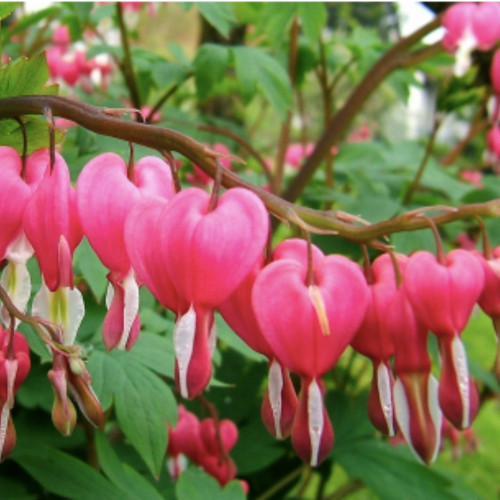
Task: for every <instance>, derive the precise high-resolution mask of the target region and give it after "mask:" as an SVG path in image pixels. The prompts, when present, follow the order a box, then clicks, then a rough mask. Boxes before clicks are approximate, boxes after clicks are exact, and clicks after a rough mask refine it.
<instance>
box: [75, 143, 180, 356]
mask: <svg viewBox="0 0 500 500" xmlns="http://www.w3.org/2000/svg"><path fill="white" fill-rule="evenodd" d="M76 191H77V202H78V211H79V214H80V218H81V221H82V226H83V229H84V232H85V235H86V236H87V238H88V240H89V242H90V244H91V246H92V248H93V249H94V250H95V252H96V253H97V255H98V256H99V258H100V259H101V261H102V262H103V264H104V265H105V266H106V267H107V268H109V269H110V273H109V274H108V279H109V281H110V288H109V293H108V297H107V303H108V308H109V311H108V314H107V315H106V318H105V321H104V325H103V337H104V343H105V344H106V347H107V348H108V349H113V348H114V347H118V348H121V349H123V348H125V347H126V348H127V349H130V348H131V347H132V345H133V344H134V342H135V340H136V339H137V337H138V335H139V330H140V322H139V316H138V311H139V289H138V285H137V283H136V281H135V277H134V274H133V271H132V265H131V262H130V258H129V256H128V253H127V249H126V246H125V240H124V238H125V237H124V227H125V221H126V218H127V216H128V214H129V212H130V211H131V210H132V208H133V206H134V204H135V203H137V202H138V201H139V200H141V199H142V198H159V199H163V200H168V199H170V198H172V197H173V195H174V186H173V182H172V176H171V172H170V168H169V166H168V165H167V164H166V163H165V162H164V161H163V160H160V159H159V158H155V157H151V156H149V157H145V158H142V159H141V160H139V162H138V163H137V164H136V165H135V166H134V168H133V169H132V170H131V172H127V165H126V164H125V162H124V161H123V159H122V158H121V157H119V156H118V155H115V154H112V153H105V154H102V155H99V156H97V157H96V158H94V159H93V160H91V161H90V162H89V163H88V164H87V165H86V166H85V167H84V169H83V170H82V172H81V174H80V177H79V179H78V182H77V190H76Z"/></svg>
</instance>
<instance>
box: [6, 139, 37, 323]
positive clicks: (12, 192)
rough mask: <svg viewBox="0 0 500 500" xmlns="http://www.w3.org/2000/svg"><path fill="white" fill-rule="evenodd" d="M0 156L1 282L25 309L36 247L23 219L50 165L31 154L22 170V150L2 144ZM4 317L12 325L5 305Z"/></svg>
mask: <svg viewBox="0 0 500 500" xmlns="http://www.w3.org/2000/svg"><path fill="white" fill-rule="evenodd" d="M0 158H1V159H2V168H1V169H0V220H1V221H2V230H1V231H0V260H3V259H4V258H5V259H7V261H8V264H7V266H6V267H5V268H4V270H3V271H2V276H1V281H0V282H1V284H2V286H3V287H4V288H5V290H6V291H7V293H8V294H9V297H10V298H11V300H12V302H13V303H14V305H15V306H16V307H17V308H18V309H19V310H21V311H24V310H25V309H26V304H27V303H28V300H29V297H30V293H31V280H30V276H29V273H28V270H27V268H26V262H27V260H28V259H29V258H30V257H31V256H32V255H33V248H32V247H31V245H30V244H29V243H28V241H27V240H26V237H25V235H24V230H23V218H24V212H25V209H26V206H27V204H28V201H29V199H30V197H31V195H32V193H33V191H34V190H35V189H36V188H37V186H38V184H39V183H40V181H41V179H42V177H43V175H44V172H45V169H46V167H47V164H46V163H45V162H40V161H38V160H37V156H36V155H35V156H33V155H32V156H30V157H28V158H27V160H26V165H25V169H24V171H23V161H22V159H21V157H20V156H19V153H17V151H16V150H15V149H12V148H9V147H5V146H0ZM1 318H2V321H3V323H4V325H5V326H8V325H9V324H10V317H9V314H8V313H7V311H6V310H5V308H4V307H3V306H2V309H1Z"/></svg>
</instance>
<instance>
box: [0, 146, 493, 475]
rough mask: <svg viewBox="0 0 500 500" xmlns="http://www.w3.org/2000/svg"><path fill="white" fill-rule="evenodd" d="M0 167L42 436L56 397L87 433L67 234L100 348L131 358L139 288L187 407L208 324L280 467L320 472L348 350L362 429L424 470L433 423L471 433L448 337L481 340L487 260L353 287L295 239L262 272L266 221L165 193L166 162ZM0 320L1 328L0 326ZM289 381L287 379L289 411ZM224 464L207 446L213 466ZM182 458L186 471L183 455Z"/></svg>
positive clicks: (463, 255)
mask: <svg viewBox="0 0 500 500" xmlns="http://www.w3.org/2000/svg"><path fill="white" fill-rule="evenodd" d="M0 154H1V155H2V158H3V159H4V168H3V169H2V170H1V171H0V175H1V180H2V183H0V185H2V186H7V189H8V190H9V192H10V193H11V194H15V196H10V197H9V198H8V199H7V197H2V198H0V217H1V218H2V220H4V221H5V224H4V227H5V230H4V231H3V232H2V234H1V239H0V258H2V259H6V261H7V262H8V264H7V265H6V267H5V269H4V270H3V274H2V284H3V286H5V288H6V290H7V292H8V294H9V296H10V297H11V298H12V301H13V302H14V304H15V305H16V307H17V308H18V309H19V310H21V311H23V310H25V308H26V304H27V300H28V298H29V295H30V284H29V275H28V273H27V271H26V265H25V263H26V260H27V259H28V258H29V257H30V256H31V255H32V254H33V253H34V254H35V256H36V258H37V259H38V262H39V265H40V269H41V273H42V277H43V283H42V287H41V289H40V291H39V292H38V293H37V294H36V296H35V298H34V300H33V311H32V312H33V314H34V315H36V316H38V317H40V318H41V321H42V323H43V326H44V327H45V328H46V331H47V332H48V340H46V342H47V345H48V347H49V349H50V350H51V352H52V354H53V359H54V364H53V369H52V370H51V371H50V372H49V378H50V380H51V382H52V385H53V387H54V393H55V403H54V408H53V420H54V423H55V425H56V427H57V428H58V429H59V430H60V431H61V432H62V433H63V434H65V435H68V434H69V433H71V431H72V429H73V427H74V424H75V411H74V408H73V405H72V403H71V401H70V400H69V399H68V396H67V392H69V393H70V394H71V395H72V396H73V398H74V400H75V401H76V402H77V403H78V404H79V405H80V408H81V409H82V411H83V412H84V414H85V415H86V417H87V418H88V419H89V420H90V421H91V422H92V423H94V424H95V425H96V426H99V427H100V426H102V425H103V417H102V410H101V409H100V405H99V402H98V400H97V398H96V396H95V394H94V393H93V391H92V389H91V386H90V376H89V374H88V372H87V370H86V368H85V365H84V364H83V363H82V362H81V360H80V358H79V351H78V348H77V347H76V346H74V345H73V344H74V340H75V336H76V332H77V330H78V326H79V323H80V321H81V319H82V317H83V315H84V306H83V299H82V297H81V294H80V292H79V291H78V290H77V289H76V288H75V287H74V286H73V272H72V255H73V252H74V250H75V248H76V246H77V245H78V243H79V242H80V240H81V239H82V237H83V236H84V235H85V236H86V237H87V239H88V241H89V242H90V245H91V246H92V248H93V249H94V251H95V252H96V254H97V255H98V257H99V258H100V260H101V261H102V263H103V264H104V265H105V266H106V267H107V268H108V269H109V273H108V280H109V289H108V295H107V301H106V302H107V307H108V312H107V314H106V317H105V320H104V324H103V328H102V330H103V339H104V343H105V345H106V347H107V348H108V349H113V348H119V349H130V348H132V346H133V344H134V342H135V341H136V339H137V337H138V335H139V332H140V318H139V287H140V286H142V285H144V286H146V287H147V288H148V289H149V290H150V291H151V293H152V294H153V295H154V296H155V297H156V299H157V300H158V301H159V302H160V303H161V304H162V305H163V306H165V307H166V308H168V309H169V310H171V311H172V312H173V313H174V314H175V316H176V325H175V329H174V333H173V342H174V350H175V354H176V364H175V380H176V385H177V388H178V391H179V393H180V394H181V396H182V397H184V398H188V399H192V398H194V397H196V396H198V395H200V394H201V393H202V392H203V390H204V389H205V388H206V386H207V385H208V383H209V381H210V379H211V375H212V354H213V352H214V349H215V342H216V335H217V332H216V328H215V321H214V313H215V311H216V310H218V311H220V313H221V315H222V316H223V318H224V319H225V321H226V322H227V323H228V324H229V326H230V327H231V328H232V329H233V330H234V331H235V332H236V334H238V335H239V336H240V337H241V338H242V339H243V340H244V341H245V342H246V343H247V344H248V345H249V346H250V347H251V348H253V349H254V350H255V351H257V352H259V353H261V354H263V355H264V356H266V357H267V358H268V360H269V381H268V389H267V391H266V394H265V396H264V400H263V403H262V418H263V421H264V423H265V425H266V427H267V429H268V430H269V431H270V432H271V433H272V434H273V435H274V436H275V437H276V438H278V439H283V438H285V437H287V436H289V435H291V440H292V444H293V447H294V449H295V450H296V452H297V454H298V455H299V456H300V457H301V458H302V459H303V460H304V461H306V462H308V463H310V464H311V465H313V466H315V465H318V464H319V463H321V462H322V461H323V460H324V459H325V458H326V457H327V456H328V454H329V452H330V449H331V447H332V445H333V441H334V432H333V427H332V424H331V422H330V418H329V415H328V413H327V411H326V407H325V404H324V395H325V390H326V387H325V384H324V383H323V377H324V375H325V374H326V373H327V372H328V371H329V370H331V369H332V368H333V366H334V365H335V364H336V362H337V360H338V359H339V357H340V356H341V354H342V353H343V352H344V350H345V349H346V348H347V347H348V346H349V345H351V346H352V347H353V348H354V349H356V350H357V351H358V352H360V353H361V354H363V355H364V356H367V357H368V358H370V359H371V361H372V363H373V382H372V386H371V391H370V397H369V403H368V413H369V416H370V418H371V421H372V422H373V424H374V426H375V427H376V428H377V429H379V430H380V431H381V432H382V433H384V434H386V435H389V436H392V435H394V434H395V433H396V432H397V431H398V429H399V430H400V431H401V433H402V434H403V436H404V438H405V439H406V441H407V442H408V443H409V445H410V447H411V448H412V450H413V451H414V452H415V453H416V455H417V456H418V457H420V458H421V459H422V460H423V461H424V462H426V463H430V462H432V461H433V460H434V459H435V457H436V454H437V452H438V450H439V446H440V439H441V426H442V420H443V415H444V416H445V417H446V419H447V420H448V421H449V422H450V423H451V425H453V426H454V427H455V428H457V429H466V428H468V427H469V426H470V425H471V423H472V420H473V419H474V417H475V415H476V413H477V411H478V392H477V389H476V387H475V385H474V383H473V381H472V380H471V378H470V376H469V373H468V368H467V359H466V353H465V349H464V346H463V343H462V340H461V332H462V331H463V329H464V328H465V325H466V323H467V321H468V319H469V317H470V314H471V312H472V309H473V307H474V305H475V304H476V303H479V304H480V306H481V307H482V308H483V309H484V311H485V312H486V313H487V314H489V315H490V316H491V317H492V318H493V321H494V325H495V327H496V330H497V334H498V330H499V325H500V319H499V318H500V299H499V298H500V272H498V269H499V264H498V263H499V258H500V254H499V253H498V252H499V251H500V250H496V251H495V252H494V253H491V252H490V253H488V252H486V257H483V256H482V255H480V254H475V253H472V252H468V251H465V250H462V249H457V250H453V251H451V252H450V253H449V254H448V255H446V256H445V255H444V254H442V252H438V258H436V257H435V256H434V255H433V254H431V253H429V252H417V253H415V254H413V255H412V256H411V257H406V256H404V255H399V254H388V253H386V254H383V255H381V256H380V257H378V258H377V259H375V261H374V262H373V263H372V264H371V265H370V264H369V263H367V264H366V265H365V269H364V271H363V270H362V268H361V267H360V266H359V265H358V264H357V263H355V262H352V261H351V260H349V259H348V258H346V257H344V256H341V255H328V256H326V255H324V254H323V252H322V251H321V250H320V249H319V248H317V247H316V246H314V245H312V244H310V243H308V242H306V241H305V240H301V239H295V238H292V239H288V240H285V241H282V242H281V243H280V244H279V245H278V246H277V247H276V248H275V249H274V251H273V252H272V254H270V253H269V254H268V255H267V256H266V255H265V252H264V249H265V248H266V243H267V240H268V234H269V220H268V219H269V217H268V213H267V211H266V208H265V206H264V205H263V203H262V202H261V200H260V199H259V198H258V197H257V196H256V195H255V194H253V193H252V192H250V191H249V190H246V189H242V188H233V189H230V190H228V191H227V192H225V193H224V194H222V195H220V196H219V194H218V190H217V189H215V190H214V191H213V193H212V194H211V195H210V194H208V193H206V192H205V191H203V190H201V189H198V188H188V189H185V190H183V191H181V192H176V190H175V188H174V183H173V180H172V174H171V169H170V166H169V165H168V164H167V163H166V162H165V161H163V160H161V159H159V158H156V157H145V158H142V159H141V160H140V161H138V162H137V163H136V164H133V163H132V162H130V163H129V165H127V164H126V163H125V162H124V161H123V159H122V158H120V157H119V156H117V155H115V154H111V153H106V154H102V155H99V156H97V157H96V158H94V159H93V160H91V161H90V162H89V163H88V164H87V165H86V166H85V167H84V168H83V170H82V171H81V173H80V175H79V178H78V180H77V183H76V189H73V187H72V186H71V183H70V179H69V173H68V168H67V166H66V164H65V162H64V160H63V158H62V157H61V156H60V155H58V154H57V153H54V154H53V155H51V154H50V152H49V151H47V150H39V151H36V152H35V153H33V154H32V155H30V156H29V157H28V158H27V159H26V161H25V162H23V160H22V159H21V157H20V156H19V155H18V153H17V152H16V151H15V150H13V149H11V148H2V149H1V151H0ZM13 200H14V201H13ZM3 320H4V323H5V324H6V326H9V327H10V328H13V327H14V324H13V320H12V319H10V317H9V314H8V313H7V311H5V310H4V311H3ZM429 332H432V333H433V334H434V335H435V336H436V338H437V342H438V346H439V351H440V376H439V382H438V381H437V380H436V379H435V378H434V376H433V375H432V374H431V360H430V357H429V354H428V352H427V339H428V334H429ZM8 338H9V339H10V340H8V342H7V344H6V345H14V349H12V348H11V347H9V348H8V349H7V350H6V351H5V353H6V356H7V358H8V360H9V363H10V360H13V359H14V358H16V356H17V350H16V348H15V345H16V344H15V339H14V344H12V342H13V341H12V339H13V338H14V337H13V334H9V336H8ZM60 346H64V349H60ZM16 359H17V358H16ZM6 363H7V362H6ZM19 363H20V362H19ZM499 365H500V361H498V360H497V368H498V366H499ZM8 366H10V365H6V373H7V375H6V376H5V377H6V380H7V379H8V380H10V381H9V382H8V384H7V385H6V387H16V385H15V384H16V383H17V378H16V373H17V372H15V371H14V372H12V370H11V372H12V373H13V374H12V373H11V374H10V375H9V373H10V372H9V370H8V369H7V368H8ZM9 369H10V368H9ZM290 372H293V373H295V374H296V375H298V377H299V378H300V384H301V388H300V393H299V395H298V396H297V394H296V391H295V387H294V384H293V383H292V379H291V377H290ZM497 372H499V373H497V374H498V375H499V378H500V370H497ZM19 373H22V371H20V372H19ZM8 377H10V379H9V378H8ZM12 381H14V382H15V383H14V385H12V384H13V382H12ZM19 383H20V382H19ZM9 390H10V389H9ZM12 397H13V391H12V390H10V393H9V394H7V393H6V396H5V397H4V398H3V400H2V401H3V405H4V407H6V405H7V407H9V408H10V406H11V404H12ZM182 412H184V410H182ZM182 412H181V413H182ZM186 414H187V413H186ZM183 415H184V414H183ZM187 415H188V414H187ZM185 418H188V417H186V416H185V415H184V416H182V418H181V422H182V419H185ZM6 422H7V421H6ZM2 425H3V426H4V427H5V426H6V425H7V424H6V423H5V422H4V423H3V424H2ZM179 425H180V428H182V425H181V424H179ZM210 425H213V423H212V424H210ZM204 426H205V427H207V426H209V424H204V425H201V427H200V428H203V427H204ZM219 431H220V432H222V428H221V429H219ZM179 432H180V431H179ZM207 432H208V431H207ZM231 442H234V441H231ZM174 443H175V440H174ZM205 444H206V443H205ZM171 446H172V449H171V450H170V451H169V453H170V454H171V455H175V456H176V455H178V454H179V453H180V451H179V450H180V448H179V450H177V452H176V451H175V444H172V445H171ZM210 446H211V445H209V444H206V447H207V449H208V450H211V449H212V448H210ZM229 448H230V446H224V449H225V450H226V451H225V453H227V450H228V449H229ZM183 453H185V454H186V455H187V456H189V457H190V458H191V459H192V460H194V461H197V463H199V461H200V460H201V459H200V458H199V456H198V455H199V453H198V452H196V453H198V455H196V453H195V452H193V453H192V454H191V455H190V454H189V453H190V452H185V451H183ZM206 455H207V456H208V455H210V456H211V457H212V458H210V460H208V458H207V459H203V464H204V465H203V467H204V468H206V469H207V470H208V469H210V467H211V465H207V464H208V463H212V462H213V464H212V465H213V466H214V470H213V471H212V472H211V473H213V474H214V475H215V476H216V477H217V478H218V479H219V481H221V482H224V481H225V479H224V478H229V477H231V478H232V477H234V474H233V468H234V466H233V468H231V467H229V465H230V463H231V462H228V461H227V462H225V464H226V466H227V467H229V468H228V469H227V470H224V471H218V469H217V468H216V467H215V465H214V464H218V465H220V461H218V459H216V458H214V457H213V455H214V454H213V453H208V452H207V454H206ZM193 457H196V458H193ZM229 469H231V470H229Z"/></svg>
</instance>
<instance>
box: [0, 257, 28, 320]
mask: <svg viewBox="0 0 500 500" xmlns="http://www.w3.org/2000/svg"><path fill="white" fill-rule="evenodd" d="M0 283H1V284H2V287H3V288H4V290H5V291H6V292H7V293H8V295H9V297H10V300H12V303H13V304H14V305H15V306H16V307H17V309H19V310H20V311H21V312H23V313H24V312H25V311H26V306H27V304H28V301H29V298H30V294H31V278H30V273H29V272H28V268H27V267H26V262H16V261H9V263H8V264H7V266H6V267H5V269H4V270H3V271H2V277H1V278H0ZM1 319H2V322H3V324H4V326H6V327H7V326H9V325H10V315H9V313H8V311H7V309H6V308H5V306H4V305H3V304H2V308H1ZM14 323H15V324H14V328H16V327H17V325H18V324H19V320H18V319H17V318H16V319H15V322H14Z"/></svg>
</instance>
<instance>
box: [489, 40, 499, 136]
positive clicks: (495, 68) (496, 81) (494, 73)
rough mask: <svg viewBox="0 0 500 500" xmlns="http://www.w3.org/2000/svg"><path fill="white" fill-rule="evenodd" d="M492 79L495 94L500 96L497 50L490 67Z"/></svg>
mask: <svg viewBox="0 0 500 500" xmlns="http://www.w3.org/2000/svg"><path fill="white" fill-rule="evenodd" d="M490 78H491V83H492V85H493V90H494V91H495V94H496V95H497V96H498V95H500V49H497V50H496V51H495V53H494V54H493V59H492V60H491V66H490ZM495 128H498V127H495Z"/></svg>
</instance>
